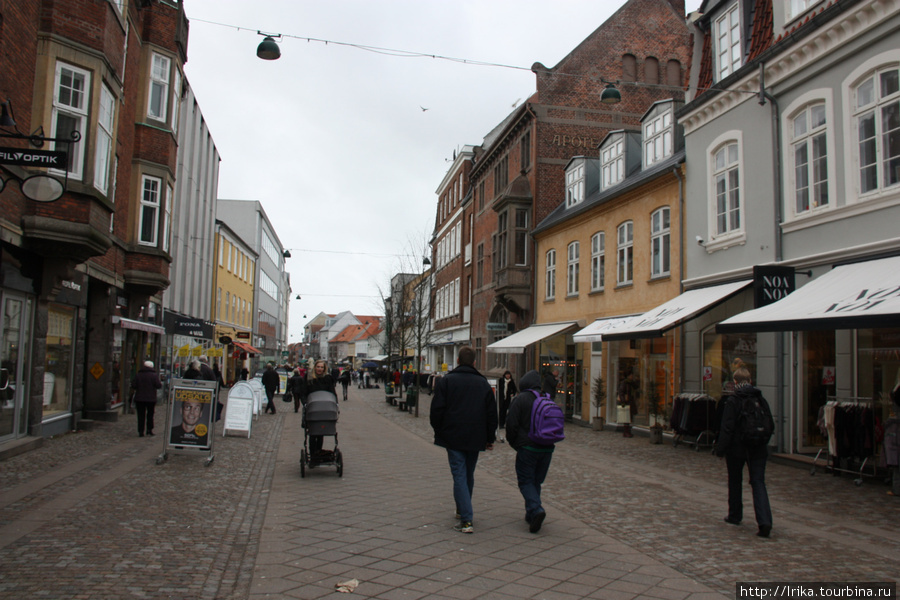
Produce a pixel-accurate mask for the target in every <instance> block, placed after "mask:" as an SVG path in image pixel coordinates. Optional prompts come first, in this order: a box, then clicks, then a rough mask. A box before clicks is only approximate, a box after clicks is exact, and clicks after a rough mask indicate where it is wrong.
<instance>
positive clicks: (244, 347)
mask: <svg viewBox="0 0 900 600" xmlns="http://www.w3.org/2000/svg"><path fill="white" fill-rule="evenodd" d="M231 343H232V344H234V345H235V346H237V347H238V348H240V349H241V350H243V351H244V352H248V353H250V354H262V352H260V351H259V350H257V349H256V348H254V347H253V346H251V345H250V344H248V343H246V342H239V341H237V340H234V341H233V342H231Z"/></svg>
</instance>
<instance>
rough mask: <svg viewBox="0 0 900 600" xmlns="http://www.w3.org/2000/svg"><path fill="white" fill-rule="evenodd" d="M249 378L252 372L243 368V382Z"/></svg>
mask: <svg viewBox="0 0 900 600" xmlns="http://www.w3.org/2000/svg"><path fill="white" fill-rule="evenodd" d="M248 377H250V370H249V369H247V367H241V381H247V378H248Z"/></svg>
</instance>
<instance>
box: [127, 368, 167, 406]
mask: <svg viewBox="0 0 900 600" xmlns="http://www.w3.org/2000/svg"><path fill="white" fill-rule="evenodd" d="M161 387H162V382H161V381H160V380H159V375H157V374H156V370H155V369H154V368H153V367H141V370H140V371H138V372H137V374H136V375H135V376H134V379H132V380H131V389H133V390H134V401H135V402H150V403H156V390H158V389H160V388H161Z"/></svg>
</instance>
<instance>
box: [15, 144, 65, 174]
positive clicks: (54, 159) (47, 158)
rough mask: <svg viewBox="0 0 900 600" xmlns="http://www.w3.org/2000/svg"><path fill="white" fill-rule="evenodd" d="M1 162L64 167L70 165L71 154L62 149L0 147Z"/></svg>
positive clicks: (28, 165) (27, 165)
mask: <svg viewBox="0 0 900 600" xmlns="http://www.w3.org/2000/svg"><path fill="white" fill-rule="evenodd" d="M0 164H3V165H19V166H25V167H51V168H54V169H62V168H64V167H67V166H68V165H69V154H68V152H64V151H61V150H23V149H22V148H0Z"/></svg>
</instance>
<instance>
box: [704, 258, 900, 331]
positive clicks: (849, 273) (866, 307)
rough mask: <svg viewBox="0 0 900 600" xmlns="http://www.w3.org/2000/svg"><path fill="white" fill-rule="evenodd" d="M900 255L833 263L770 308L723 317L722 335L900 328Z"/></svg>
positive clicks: (769, 306)
mask: <svg viewBox="0 0 900 600" xmlns="http://www.w3.org/2000/svg"><path fill="white" fill-rule="evenodd" d="M898 318H900V256H894V257H891V258H882V259H878V260H870V261H866V262H861V263H854V264H851V265H842V266H840V267H835V268H834V269H832V270H831V271H829V272H828V273H826V274H825V275H822V276H821V277H819V278H818V279H814V280H813V281H810V282H809V283H807V284H806V285H804V286H803V287H801V288H798V289H797V290H795V291H793V292H792V293H791V294H790V295H788V296H786V297H784V298H782V299H781V300H778V301H777V302H773V303H772V304H769V305H768V306H763V307H761V308H755V309H753V310H748V311H746V312H742V313H740V314H738V315H735V316H733V317H731V318H729V319H725V320H724V321H722V322H721V323H719V324H718V325H717V326H716V331H718V332H722V333H740V332H757V331H807V330H814V329H866V328H870V327H897V324H898Z"/></svg>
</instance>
